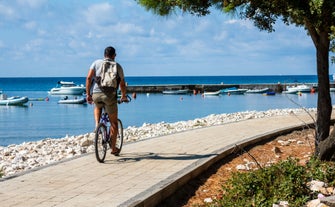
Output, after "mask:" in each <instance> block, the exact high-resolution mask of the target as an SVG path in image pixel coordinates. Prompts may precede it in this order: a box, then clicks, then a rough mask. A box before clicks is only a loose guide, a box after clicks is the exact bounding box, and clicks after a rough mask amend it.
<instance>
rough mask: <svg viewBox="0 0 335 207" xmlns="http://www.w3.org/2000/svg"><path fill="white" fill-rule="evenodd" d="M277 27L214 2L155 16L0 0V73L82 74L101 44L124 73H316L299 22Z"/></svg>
mask: <svg viewBox="0 0 335 207" xmlns="http://www.w3.org/2000/svg"><path fill="white" fill-rule="evenodd" d="M275 30H276V31H275V32H273V33H268V32H266V31H260V30H259V29H258V28H256V27H255V26H254V25H253V23H252V22H250V21H248V20H241V19H239V18H238V17H234V16H233V15H228V14H224V13H222V12H220V11H218V10H216V9H214V8H213V10H212V13H211V14H210V15H208V16H205V17H197V16H192V15H190V14H183V13H180V12H177V13H176V14H173V15H170V16H168V17H161V16H157V15H155V14H153V13H152V12H150V11H147V10H145V8H144V7H142V6H140V5H138V4H137V3H136V2H135V1H134V0H109V1H103V0H2V1H0V31H1V32H0V77H85V76H86V75H87V72H88V69H89V67H90V65H91V63H92V62H93V61H94V60H96V59H98V58H103V51H104V49H105V47H107V46H113V47H115V49H116V53H117V56H116V61H117V62H118V63H120V64H121V65H122V67H123V69H124V73H125V75H126V76H203V75H209V76H211V75H214V76H230V75H316V52H315V47H314V45H313V42H312V40H311V38H310V37H309V36H308V35H307V33H306V31H305V30H304V28H301V27H296V26H294V25H291V26H286V25H284V24H283V23H282V22H281V21H278V22H277V23H276V25H275ZM332 67H334V66H330V72H332Z"/></svg>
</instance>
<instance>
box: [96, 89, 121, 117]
mask: <svg viewBox="0 0 335 207" xmlns="http://www.w3.org/2000/svg"><path fill="white" fill-rule="evenodd" d="M92 99H93V102H94V104H95V105H96V107H98V108H102V107H105V111H106V112H107V113H108V114H113V113H115V112H117V100H116V99H111V98H109V97H107V96H106V95H105V94H104V93H93V95H92Z"/></svg>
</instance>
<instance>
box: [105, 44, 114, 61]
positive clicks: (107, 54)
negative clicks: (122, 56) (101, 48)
mask: <svg viewBox="0 0 335 207" xmlns="http://www.w3.org/2000/svg"><path fill="white" fill-rule="evenodd" d="M104 55H105V57H106V58H114V57H115V49H114V47H112V46H109V47H106V49H105V54H104Z"/></svg>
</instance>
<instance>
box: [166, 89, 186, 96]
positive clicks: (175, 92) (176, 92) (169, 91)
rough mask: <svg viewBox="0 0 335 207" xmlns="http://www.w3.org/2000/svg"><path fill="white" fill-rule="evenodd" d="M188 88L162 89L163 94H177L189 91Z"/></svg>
mask: <svg viewBox="0 0 335 207" xmlns="http://www.w3.org/2000/svg"><path fill="white" fill-rule="evenodd" d="M189 92H190V90H188V89H176V90H172V89H171V90H164V91H163V94H166V95H178V94H187V93H189Z"/></svg>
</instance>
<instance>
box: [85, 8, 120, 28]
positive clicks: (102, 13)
mask: <svg viewBox="0 0 335 207" xmlns="http://www.w3.org/2000/svg"><path fill="white" fill-rule="evenodd" d="M83 15H85V17H86V22H87V23H88V24H89V25H93V26H94V25H106V24H111V23H113V22H116V21H117V18H116V15H115V10H114V7H113V6H112V5H111V4H109V3H107V2H106V3H100V4H93V5H91V6H89V7H88V8H87V11H85V12H83Z"/></svg>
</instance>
